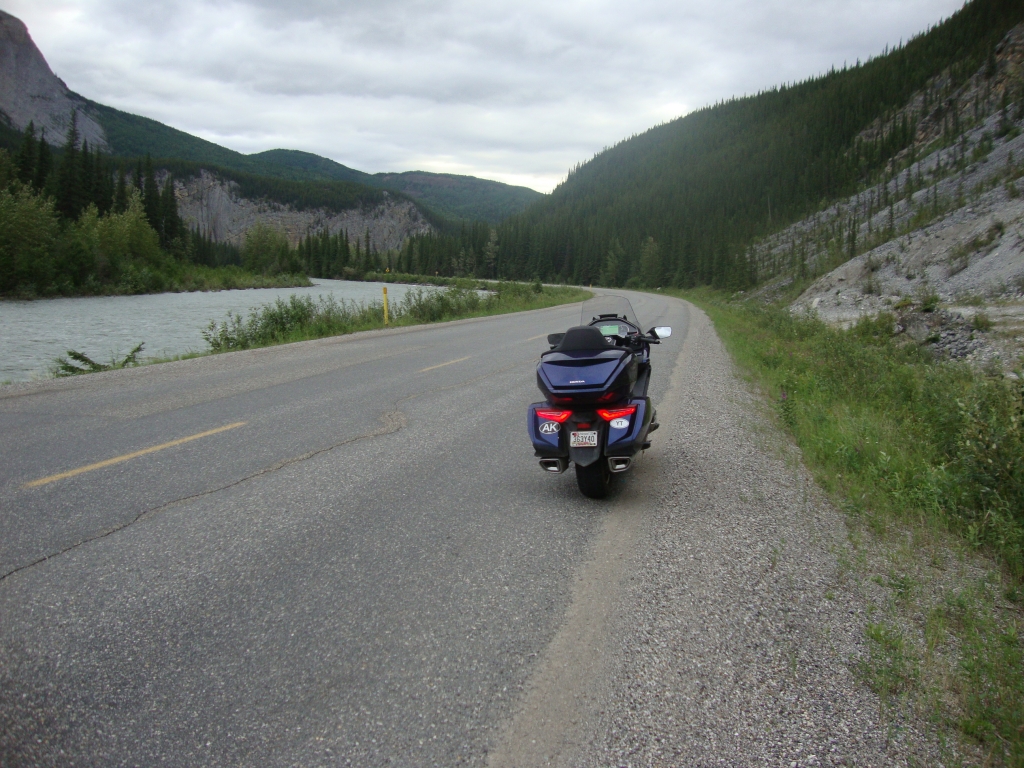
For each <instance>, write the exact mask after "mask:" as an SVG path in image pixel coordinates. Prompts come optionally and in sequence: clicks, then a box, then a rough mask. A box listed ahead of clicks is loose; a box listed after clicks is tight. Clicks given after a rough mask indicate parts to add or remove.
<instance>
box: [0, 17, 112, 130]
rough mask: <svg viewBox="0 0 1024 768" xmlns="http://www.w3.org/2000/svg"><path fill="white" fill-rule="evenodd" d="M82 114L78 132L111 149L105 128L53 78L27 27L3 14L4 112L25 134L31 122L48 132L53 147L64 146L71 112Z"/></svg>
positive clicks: (0, 106) (0, 108)
mask: <svg viewBox="0 0 1024 768" xmlns="http://www.w3.org/2000/svg"><path fill="white" fill-rule="evenodd" d="M73 110H77V111H78V130H79V132H80V133H81V135H82V137H83V138H84V139H86V140H87V141H88V142H89V144H90V145H92V146H93V147H100V148H102V149H106V148H107V139H106V135H105V134H104V131H103V128H102V127H101V126H100V125H99V123H97V122H96V121H95V120H94V119H93V118H92V117H91V116H90V115H89V114H88V111H87V106H86V103H85V101H84V99H82V98H81V97H80V96H78V95H77V94H75V93H72V92H71V91H70V90H68V87H67V86H66V85H65V84H64V81H63V80H61V79H60V78H59V77H57V76H56V75H55V74H53V71H52V70H51V69H50V65H49V64H47V63H46V59H44V58H43V54H42V53H40V51H39V49H38V48H37V47H36V44H35V43H34V42H32V37H31V36H30V35H29V33H28V29H27V28H26V27H25V25H24V24H23V23H22V22H21V21H20V20H19V19H16V18H15V17H14V16H11V15H10V14H9V13H4V12H3V11H0V112H2V113H3V114H4V115H6V117H7V119H8V120H9V121H10V124H11V125H12V126H13V127H14V128H17V129H18V130H24V128H25V126H27V125H28V124H29V122H30V121H31V122H34V123H35V126H36V128H37V129H45V131H46V138H47V140H48V141H49V142H50V143H51V144H62V143H63V142H64V136H65V134H66V133H67V130H68V124H69V122H70V119H71V112H72V111H73Z"/></svg>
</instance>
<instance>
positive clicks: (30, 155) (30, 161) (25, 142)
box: [17, 121, 39, 184]
mask: <svg viewBox="0 0 1024 768" xmlns="http://www.w3.org/2000/svg"><path fill="white" fill-rule="evenodd" d="M38 159H39V149H38V148H37V147H36V124H35V123H34V122H32V121H29V124H28V127H27V128H26V129H25V137H24V138H23V139H22V141H21V149H19V150H18V158H17V165H18V181H20V182H21V183H22V184H31V183H32V181H33V180H34V179H35V172H36V162H37V160H38Z"/></svg>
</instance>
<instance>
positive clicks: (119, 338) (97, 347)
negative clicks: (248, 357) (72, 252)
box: [0, 280, 433, 383]
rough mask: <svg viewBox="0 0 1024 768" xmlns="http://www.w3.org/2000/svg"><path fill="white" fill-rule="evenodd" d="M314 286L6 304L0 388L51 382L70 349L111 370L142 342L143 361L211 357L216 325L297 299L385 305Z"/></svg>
mask: <svg viewBox="0 0 1024 768" xmlns="http://www.w3.org/2000/svg"><path fill="white" fill-rule="evenodd" d="M313 283H314V285H313V287H311V288H260V289H255V290H246V291H210V292H195V293H156V294H147V295H142V296H90V297H83V298H73V299H42V300H39V301H0V383H2V382H14V381H29V380H31V379H38V378H46V377H48V376H49V375H51V374H50V369H51V368H52V367H53V361H54V358H56V357H58V356H60V355H64V354H66V353H67V351H68V350H69V349H74V350H77V351H78V352H82V353H84V354H86V355H88V356H89V357H91V358H92V359H93V360H96V361H97V362H104V363H107V362H110V359H111V357H115V356H116V357H123V356H124V355H125V354H127V353H128V352H130V351H131V349H132V348H133V347H134V346H135V345H136V344H138V343H139V342H140V341H142V342H145V344H146V346H145V349H144V350H143V355H142V357H143V358H145V357H172V356H174V355H181V354H186V353H188V352H201V351H205V350H206V349H208V347H207V345H206V342H205V341H204V340H203V337H202V331H203V330H204V329H205V328H206V326H207V325H209V323H210V321H211V320H217V321H221V320H224V319H225V318H226V317H227V314H228V312H229V311H230V312H236V313H242V314H247V313H248V311H249V310H250V309H253V308H255V307H258V306H261V305H263V304H271V303H273V302H274V300H275V299H282V298H283V299H286V298H288V297H289V296H291V295H292V294H298V295H310V296H313V297H314V298H316V297H317V296H328V295H332V296H334V298H336V299H339V300H341V299H345V300H346V301H356V302H366V303H369V302H371V301H378V300H379V299H380V298H381V287H382V286H383V283H354V282H349V281H346V280H313ZM418 288H419V286H411V285H395V284H389V285H388V299H389V301H401V299H402V298H403V297H404V296H405V294H406V293H408V292H409V291H410V290H417V289H418ZM426 290H433V289H431V288H427V289H426Z"/></svg>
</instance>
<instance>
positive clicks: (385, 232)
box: [174, 171, 433, 251]
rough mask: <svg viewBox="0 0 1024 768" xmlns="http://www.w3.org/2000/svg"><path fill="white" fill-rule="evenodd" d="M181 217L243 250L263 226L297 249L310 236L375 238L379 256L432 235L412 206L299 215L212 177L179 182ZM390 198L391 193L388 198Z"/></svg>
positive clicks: (402, 203) (390, 203) (397, 202)
mask: <svg viewBox="0 0 1024 768" xmlns="http://www.w3.org/2000/svg"><path fill="white" fill-rule="evenodd" d="M174 186H175V195H176V197H177V199H178V212H179V213H180V214H181V217H182V218H183V219H184V220H185V221H186V222H187V224H188V225H189V226H190V227H192V228H196V229H198V230H199V231H200V232H202V233H203V234H205V235H209V236H211V237H212V238H213V239H214V240H215V241H217V242H229V243H234V244H236V245H241V243H242V241H243V240H244V239H245V233H246V231H248V230H249V229H250V228H251V227H252V226H254V225H255V224H256V223H257V222H264V223H266V224H269V225H270V226H272V227H275V228H276V229H279V230H281V231H282V232H284V233H285V234H286V235H287V237H288V240H289V242H291V244H292V245H293V246H294V245H296V244H297V243H298V242H299V240H300V239H301V238H302V237H304V236H305V235H306V233H308V232H322V231H323V230H324V229H326V230H328V231H330V233H331V234H337V233H338V232H348V233H349V237H351V238H353V239H356V238H359V239H360V240H361V241H362V239H363V238H365V237H366V234H367V233H369V236H370V243H371V245H372V246H373V247H374V248H375V249H376V250H378V251H390V250H396V249H398V248H401V247H402V244H403V243H404V242H405V240H406V238H408V237H410V236H411V235H419V234H425V233H427V232H430V231H432V229H433V228H432V227H431V225H430V224H429V223H428V222H427V221H426V220H425V219H424V218H423V216H422V215H421V214H420V212H419V210H418V209H417V208H416V206H415V205H414V204H413V203H411V202H410V201H408V200H403V199H400V198H395V197H388V198H387V199H386V201H385V202H384V203H382V204H381V205H378V206H375V207H372V208H368V207H363V208H353V209H350V210H347V211H342V212H340V213H331V212H328V211H325V210H312V211H298V210H295V209H294V208H292V207H291V206H287V205H281V204H279V203H274V202H270V201H265V200H249V199H246V198H243V197H240V196H239V195H238V185H237V184H235V183H234V182H230V181H223V180H221V179H218V178H217V177H216V176H214V175H213V174H211V173H209V172H208V171H202V172H201V173H200V174H199V175H198V176H196V177H194V178H191V179H187V180H185V181H176V182H175V185H174ZM385 194H386V193H385Z"/></svg>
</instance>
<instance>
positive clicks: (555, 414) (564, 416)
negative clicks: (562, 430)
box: [537, 410, 572, 424]
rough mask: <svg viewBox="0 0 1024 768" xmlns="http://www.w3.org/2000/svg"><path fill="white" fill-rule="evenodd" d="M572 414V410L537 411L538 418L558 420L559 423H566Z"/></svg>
mask: <svg viewBox="0 0 1024 768" xmlns="http://www.w3.org/2000/svg"><path fill="white" fill-rule="evenodd" d="M570 416H572V411H542V410H538V411H537V418H538V419H547V420H548V421H557V422H558V423H559V424H564V423H565V422H567V421H568V420H569V417H570Z"/></svg>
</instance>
